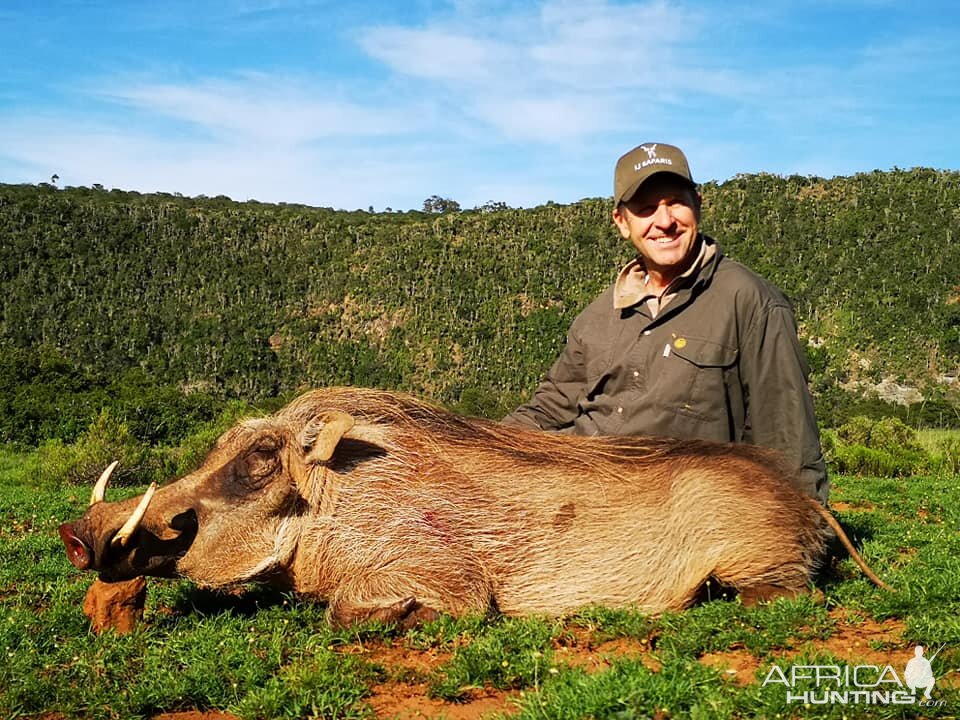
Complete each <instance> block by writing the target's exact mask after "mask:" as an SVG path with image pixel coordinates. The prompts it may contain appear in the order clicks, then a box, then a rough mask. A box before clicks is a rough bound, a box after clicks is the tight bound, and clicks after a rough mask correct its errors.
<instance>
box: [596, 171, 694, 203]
mask: <svg viewBox="0 0 960 720" xmlns="http://www.w3.org/2000/svg"><path fill="white" fill-rule="evenodd" d="M657 175H673V176H674V177H678V178H680V179H681V180H683V181H684V182H685V183H686V184H687V185H689V186H690V188H691V189H693V190H696V189H697V184H696V183H695V182H693V180H691V179H690V178H688V177H687V176H686V175H681V174H680V173H677V172H674V171H673V170H657V171H655V172H652V173H650V174H649V175H647V176H646V177H643V178H640V179H639V180H637V181H636V182H634V183H631V184H630V185H628V186H627V189H626V190H624V191H623V193H622V194H621V195H620V197H618V198H614V199H613V204H614V205H619V204H620V203H622V202H626V201H627V200H629V199H630V198H632V197H633V196H634V195H636V194H637V190H639V189H640V186H641V185H643V184H644V183H646V182H649V181H650V180H651V179H652V178H655V177H657Z"/></svg>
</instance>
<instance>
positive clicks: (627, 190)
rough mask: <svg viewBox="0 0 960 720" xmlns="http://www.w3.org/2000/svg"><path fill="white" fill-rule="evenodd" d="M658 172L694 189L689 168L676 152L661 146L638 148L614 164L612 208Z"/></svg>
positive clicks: (678, 151) (671, 147)
mask: <svg viewBox="0 0 960 720" xmlns="http://www.w3.org/2000/svg"><path fill="white" fill-rule="evenodd" d="M661 172H668V173H673V174H674V175H678V176H680V177H682V178H683V179H684V180H686V181H687V182H688V183H690V185H691V186H693V185H694V182H693V176H692V175H691V174H690V165H689V164H688V163H687V158H686V157H685V156H684V154H683V151H681V150H680V148H678V147H674V146H673V145H665V144H663V143H648V144H646V145H638V146H637V147H635V148H634V149H633V150H631V151H630V152H628V153H627V154H626V155H624V156H623V157H621V158H620V159H619V160H617V168H616V170H614V172H613V204H614V205H619V204H620V203H621V202H623V201H624V200H629V199H630V198H632V197H633V194H634V193H635V192H636V191H637V189H638V188H639V187H640V186H641V185H642V184H643V183H644V182H646V181H647V180H648V179H649V178H650V177H651V176H652V175H656V174H657V173H661Z"/></svg>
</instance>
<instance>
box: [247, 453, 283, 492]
mask: <svg viewBox="0 0 960 720" xmlns="http://www.w3.org/2000/svg"><path fill="white" fill-rule="evenodd" d="M244 464H245V465H246V466H247V473H246V475H247V477H248V478H249V479H250V481H251V483H253V484H254V485H259V484H261V483H263V482H264V481H266V479H267V478H269V477H270V476H271V475H272V474H273V473H275V472H276V471H277V470H278V469H279V467H280V455H279V453H278V452H277V450H276V449H267V448H260V449H258V450H254V451H253V452H251V453H250V454H248V455H247V456H246V457H245V458H244Z"/></svg>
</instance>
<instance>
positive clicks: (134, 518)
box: [110, 483, 157, 547]
mask: <svg viewBox="0 0 960 720" xmlns="http://www.w3.org/2000/svg"><path fill="white" fill-rule="evenodd" d="M156 491H157V484H156V483H150V487H148V488H147V491H146V492H145V493H144V494H143V497H142V498H140V504H139V505H137V509H136V510H134V511H133V515H131V516H130V517H129V519H128V520H127V521H126V522H125V523H124V524H123V527H122V528H120V529H119V530H118V531H117V534H116V535H114V536H113V540H111V541H110V545H111V547H126V545H127V541H128V540H129V539H130V536H131V535H133V533H134V532H135V531H136V529H137V527H138V526H139V525H140V521H141V520H143V516H144V515H146V514H147V506H148V505H149V504H150V501H151V500H152V499H153V494H154V493H155V492H156Z"/></svg>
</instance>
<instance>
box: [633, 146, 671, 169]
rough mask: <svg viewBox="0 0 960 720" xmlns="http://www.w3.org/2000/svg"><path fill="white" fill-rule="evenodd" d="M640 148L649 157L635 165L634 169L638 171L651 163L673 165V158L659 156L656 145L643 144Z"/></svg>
mask: <svg viewBox="0 0 960 720" xmlns="http://www.w3.org/2000/svg"><path fill="white" fill-rule="evenodd" d="M640 149H641V150H643V151H644V152H645V153H646V154H647V159H646V160H644V161H643V162H638V163H637V164H636V165H634V166H633V169H634V170H636V171H638V172H639V171H640V170H643V169H644V168H645V167H647V166H649V165H673V160H672V159H670V158H662V157H657V146H656V145H641V146H640Z"/></svg>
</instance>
